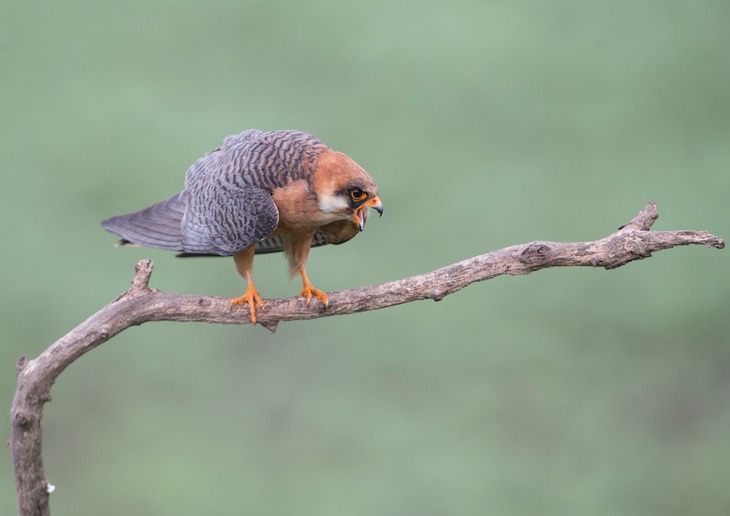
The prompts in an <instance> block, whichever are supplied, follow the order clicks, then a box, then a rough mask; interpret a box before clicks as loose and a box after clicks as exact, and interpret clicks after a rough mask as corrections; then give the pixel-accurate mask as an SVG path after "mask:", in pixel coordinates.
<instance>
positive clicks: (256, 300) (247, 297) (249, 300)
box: [231, 284, 264, 324]
mask: <svg viewBox="0 0 730 516" xmlns="http://www.w3.org/2000/svg"><path fill="white" fill-rule="evenodd" d="M246 304H248V309H249V313H250V315H251V324H256V305H259V306H261V307H263V306H264V302H263V300H262V299H261V296H260V295H259V293H258V292H257V291H256V289H255V288H253V286H252V285H251V284H249V285H248V289H246V292H245V293H244V294H243V295H242V296H241V297H237V298H234V299H231V306H243V305H246Z"/></svg>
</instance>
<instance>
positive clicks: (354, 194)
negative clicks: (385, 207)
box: [350, 188, 368, 202]
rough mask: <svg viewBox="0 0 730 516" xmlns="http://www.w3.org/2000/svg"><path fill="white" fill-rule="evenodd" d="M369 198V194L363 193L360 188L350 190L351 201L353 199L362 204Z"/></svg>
mask: <svg viewBox="0 0 730 516" xmlns="http://www.w3.org/2000/svg"><path fill="white" fill-rule="evenodd" d="M367 198H368V194H367V193H366V192H363V191H362V190H360V189H359V188H353V189H352V190H350V199H352V200H353V201H354V202H360V201H363V200H365V199H367Z"/></svg>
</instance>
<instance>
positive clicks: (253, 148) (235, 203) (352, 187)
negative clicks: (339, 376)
mask: <svg viewBox="0 0 730 516" xmlns="http://www.w3.org/2000/svg"><path fill="white" fill-rule="evenodd" d="M369 208H372V209H374V210H376V211H377V212H378V213H379V214H380V215H382V214H383V205H382V203H381V201H380V198H379V197H378V187H377V186H376V185H375V181H373V179H372V178H371V177H370V176H369V175H368V173H367V172H365V170H363V168H362V167H360V166H359V165H358V164H357V163H355V161H353V160H352V159H351V158H350V157H348V156H347V155H345V154H343V153H341V152H336V151H334V150H332V149H330V148H329V147H328V146H327V145H325V144H324V143H322V142H321V141H320V140H318V139H317V138H316V137H314V136H312V135H310V134H307V133H304V132H301V131H259V130H257V129H250V130H248V131H244V132H242V133H241V134H237V135H233V136H229V137H227V138H225V140H224V142H223V145H222V146H221V147H219V148H217V149H215V150H213V151H211V152H209V153H208V154H206V155H205V156H203V157H202V158H200V159H199V160H198V161H196V162H195V163H194V164H193V165H192V166H191V167H190V168H189V169H188V171H187V174H186V176H185V189H184V190H183V191H182V192H180V193H176V194H175V195H173V196H172V197H170V198H169V199H165V200H164V201H161V202H158V203H157V204H154V205H152V206H150V207H148V208H145V209H143V210H140V211H136V212H133V213H128V214H126V215H119V216H117V217H112V218H110V219H108V220H105V221H103V222H102V226H103V227H104V228H105V229H106V230H107V231H109V232H111V233H113V234H115V235H117V236H119V237H121V240H120V241H119V242H118V244H119V245H142V246H147V247H155V248H158V249H166V250H170V251H179V254H178V256H233V260H234V262H235V264H236V268H237V270H238V272H239V274H240V275H241V276H242V277H244V278H245V279H246V281H247V284H248V286H247V289H246V291H245V293H244V294H243V295H242V296H241V297H238V298H235V299H232V300H231V305H232V306H238V305H242V306H245V305H248V308H249V313H250V316H251V322H252V323H254V324H255V323H256V307H257V306H259V307H263V306H264V302H263V300H262V299H261V296H260V295H259V293H258V291H257V290H256V288H255V287H254V284H253V279H252V277H251V270H252V266H253V259H254V255H256V254H263V253H274V252H281V251H283V252H284V254H285V255H286V257H287V258H288V261H289V274H290V276H291V277H294V276H296V275H297V274H299V275H300V276H301V278H302V284H303V287H302V291H301V292H300V296H302V297H304V298H305V299H306V300H307V302H309V301H310V300H311V299H312V297H316V298H317V299H319V301H320V302H321V303H322V304H323V305H324V306H325V307H326V306H327V304H328V302H329V298H328V296H327V294H325V293H324V292H322V291H321V290H317V289H316V288H314V287H313V286H312V284H311V283H310V281H309V278H308V277H307V273H306V271H305V269H304V266H305V264H306V261H307V257H308V256H309V249H310V248H311V247H315V246H321V245H325V244H341V243H343V242H347V241H348V240H350V239H351V238H353V237H354V236H355V235H357V234H358V233H359V232H361V231H362V230H363V229H364V228H365V221H366V220H367V216H368V209H369Z"/></svg>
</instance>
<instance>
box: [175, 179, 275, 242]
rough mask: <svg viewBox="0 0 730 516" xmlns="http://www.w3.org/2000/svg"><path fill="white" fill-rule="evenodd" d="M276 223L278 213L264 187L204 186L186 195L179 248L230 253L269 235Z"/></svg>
mask: <svg viewBox="0 0 730 516" xmlns="http://www.w3.org/2000/svg"><path fill="white" fill-rule="evenodd" d="M278 223H279V212H278V210H277V209H276V205H275V204H274V201H273V199H272V198H271V194H269V192H267V191H266V190H262V189H261V188H256V187H253V186H243V187H236V186H232V185H228V186H227V187H226V188H225V189H223V190H221V189H220V187H218V188H215V187H211V188H205V189H202V190H201V191H198V192H197V193H196V194H195V195H191V196H190V202H189V204H188V208H187V210H186V212H185V215H184V217H183V220H182V233H183V241H182V248H183V250H184V251H185V252H186V253H190V254H218V255H222V256H228V255H232V254H234V253H236V252H238V251H242V250H243V249H246V248H247V247H249V246H251V245H253V244H255V243H257V242H259V241H260V240H262V239H264V238H266V237H267V236H269V235H270V234H271V233H272V232H273V231H274V230H275V229H276V225H277V224H278Z"/></svg>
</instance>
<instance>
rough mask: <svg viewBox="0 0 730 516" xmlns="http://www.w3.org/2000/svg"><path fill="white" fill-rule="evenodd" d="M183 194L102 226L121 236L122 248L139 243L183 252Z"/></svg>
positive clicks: (105, 222) (111, 220) (113, 219)
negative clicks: (181, 225) (181, 224)
mask: <svg viewBox="0 0 730 516" xmlns="http://www.w3.org/2000/svg"><path fill="white" fill-rule="evenodd" d="M182 195H183V194H180V193H178V194H175V195H173V196H172V197H170V198H169V199H165V200H164V201H161V202H158V203H157V204H153V205H152V206H150V207H149V208H145V209H144V210H140V211H137V212H134V213H127V214H124V215H118V216H116V217H112V218H110V219H107V220H105V221H104V222H102V223H101V225H102V226H103V227H104V229H106V230H107V231H109V232H110V233H114V234H115V235H117V236H119V237H121V240H120V241H119V243H120V244H122V245H124V244H136V245H145V246H148V247H156V248H158V249H165V250H168V251H182V249H183V247H182V240H183V235H182V230H181V227H180V223H181V221H182V219H183V213H184V212H185V202H184V201H183V200H182V199H181V197H182Z"/></svg>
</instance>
